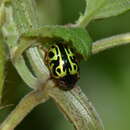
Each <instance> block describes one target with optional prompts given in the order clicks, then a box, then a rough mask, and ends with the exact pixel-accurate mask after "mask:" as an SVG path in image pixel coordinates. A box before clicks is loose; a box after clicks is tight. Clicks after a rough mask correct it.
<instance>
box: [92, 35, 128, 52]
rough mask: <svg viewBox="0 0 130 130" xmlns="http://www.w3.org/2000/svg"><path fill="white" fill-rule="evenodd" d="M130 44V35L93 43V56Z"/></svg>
mask: <svg viewBox="0 0 130 130" xmlns="http://www.w3.org/2000/svg"><path fill="white" fill-rule="evenodd" d="M128 43H130V33H125V34H119V35H115V36H112V37H108V38H104V39H102V40H98V41H96V42H93V43H92V54H97V53H99V52H102V51H104V50H107V49H109V48H113V47H115V46H120V45H126V44H128Z"/></svg>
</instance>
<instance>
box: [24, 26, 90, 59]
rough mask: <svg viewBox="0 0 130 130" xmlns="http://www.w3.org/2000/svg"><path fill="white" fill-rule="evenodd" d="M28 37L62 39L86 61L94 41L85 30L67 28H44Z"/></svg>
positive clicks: (33, 31) (32, 31) (29, 33)
mask: <svg viewBox="0 0 130 130" xmlns="http://www.w3.org/2000/svg"><path fill="white" fill-rule="evenodd" d="M23 36H27V37H39V38H40V37H41V38H60V39H63V40H65V41H66V43H68V44H70V43H71V44H72V46H73V47H74V48H75V49H76V51H77V53H79V54H81V55H82V56H83V57H84V58H85V59H86V58H88V56H89V55H90V54H91V46H92V44H91V43H92V40H91V38H90V36H89V34H88V32H87V31H86V29H84V28H75V27H65V26H44V27H42V28H39V29H37V30H31V31H30V32H27V33H24V34H23Z"/></svg>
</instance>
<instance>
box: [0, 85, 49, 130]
mask: <svg viewBox="0 0 130 130" xmlns="http://www.w3.org/2000/svg"><path fill="white" fill-rule="evenodd" d="M47 85H48V84H47ZM45 88H46V85H45V86H42V87H40V88H39V89H38V90H33V91H32V92H30V93H29V94H28V95H26V96H25V97H24V98H23V99H22V100H21V101H20V103H19V104H18V105H17V106H16V108H15V109H14V110H13V111H12V112H11V113H10V114H9V116H8V117H7V118H6V120H5V121H4V122H3V123H2V124H1V125H0V130H13V129H14V128H15V127H16V126H17V125H18V124H19V123H20V122H21V121H22V120H23V119H24V117H25V116H26V115H27V114H28V113H29V112H31V110H32V109H33V108H34V107H36V106H37V105H38V104H40V103H43V102H45V101H46V100H48V99H49V96H48V95H47V93H46V91H45Z"/></svg>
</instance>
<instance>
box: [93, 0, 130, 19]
mask: <svg viewBox="0 0 130 130" xmlns="http://www.w3.org/2000/svg"><path fill="white" fill-rule="evenodd" d="M129 9H130V0H106V2H105V4H104V6H103V7H102V8H100V10H99V11H98V13H97V14H96V16H95V19H97V18H105V17H111V16H116V15H119V14H121V13H123V12H125V11H127V10H129Z"/></svg>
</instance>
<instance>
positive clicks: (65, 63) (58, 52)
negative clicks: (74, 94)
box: [46, 43, 79, 90]
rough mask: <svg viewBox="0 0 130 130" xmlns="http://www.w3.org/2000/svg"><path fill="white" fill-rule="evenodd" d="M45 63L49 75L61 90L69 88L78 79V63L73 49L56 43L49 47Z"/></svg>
mask: <svg viewBox="0 0 130 130" xmlns="http://www.w3.org/2000/svg"><path fill="white" fill-rule="evenodd" d="M46 64H47V66H48V68H49V70H50V76H51V78H52V79H53V80H54V81H55V83H56V84H57V85H58V86H59V87H60V88H61V89H62V90H71V89H72V88H73V87H74V86H75V84H76V82H77V80H78V79H79V64H78V60H77V59H76V54H75V53H74V51H73V49H72V48H70V47H68V46H67V45H66V44H63V43H58V44H53V45H52V46H50V47H49V49H48V51H47V55H46Z"/></svg>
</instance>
